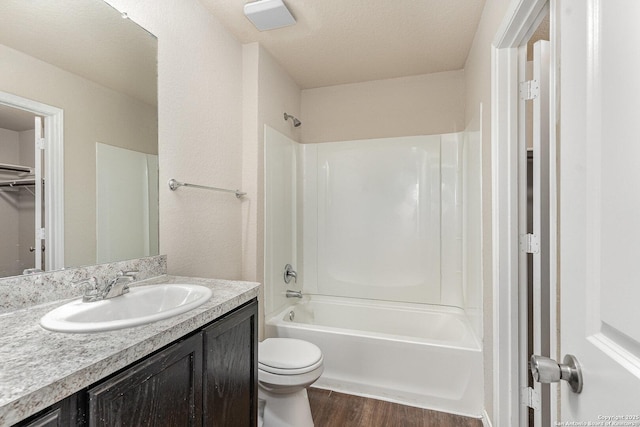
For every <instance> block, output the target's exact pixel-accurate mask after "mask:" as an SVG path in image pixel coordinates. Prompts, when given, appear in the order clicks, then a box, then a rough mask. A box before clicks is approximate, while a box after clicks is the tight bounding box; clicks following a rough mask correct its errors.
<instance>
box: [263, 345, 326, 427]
mask: <svg viewBox="0 0 640 427" xmlns="http://www.w3.org/2000/svg"><path fill="white" fill-rule="evenodd" d="M323 369H324V367H323V364H322V352H321V351H320V349H319V348H318V347H317V346H316V345H314V344H311V343H310V342H307V341H303V340H297V339H293V338H267V339H266V340H264V341H262V342H261V343H259V344H258V398H259V399H260V400H263V401H264V402H260V420H259V422H258V425H259V426H263V427H312V426H313V419H312V418H311V408H310V407H309V397H308V396H307V387H309V386H310V385H311V384H313V383H314V382H315V381H316V380H317V379H318V378H319V377H320V375H321V374H322V371H323Z"/></svg>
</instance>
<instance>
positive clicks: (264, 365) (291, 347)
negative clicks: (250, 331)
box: [258, 338, 323, 375]
mask: <svg viewBox="0 0 640 427" xmlns="http://www.w3.org/2000/svg"><path fill="white" fill-rule="evenodd" d="M322 362H323V357H322V351H320V349H319V348H318V347H317V346H316V345H314V344H312V343H310V342H307V341H302V340H298V339H294V338H267V339H266V340H264V341H262V342H261V343H259V345H258V369H260V370H262V371H265V372H269V373H271V374H276V375H301V374H305V373H308V372H311V371H314V370H316V369H318V368H319V367H320V366H322Z"/></svg>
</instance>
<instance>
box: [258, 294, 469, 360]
mask: <svg viewBox="0 0 640 427" xmlns="http://www.w3.org/2000/svg"><path fill="white" fill-rule="evenodd" d="M314 301H317V302H327V303H332V304H340V305H354V304H355V305H358V306H373V307H378V308H380V307H383V308H397V309H403V310H409V311H414V312H429V313H433V314H445V315H451V316H455V317H457V318H458V319H459V320H460V321H462V322H463V324H464V327H465V330H466V335H467V336H466V337H465V339H464V340H463V341H449V340H436V339H428V338H422V337H415V336H411V335H400V334H388V333H382V332H372V331H363V330H360V329H348V328H339V327H335V326H325V325H317V324H310V323H300V322H296V321H295V320H294V321H287V320H284V318H285V316H286V315H287V314H288V313H289V312H290V311H291V310H292V309H294V308H295V307H296V306H297V305H300V304H305V303H310V302H314ZM277 327H287V328H294V329H298V330H322V331H327V332H330V333H335V334H338V335H350V336H360V337H367V338H372V339H378V340H390V341H394V342H405V343H413V344H422V345H433V346H437V347H446V348H456V349H460V350H468V351H478V352H481V351H482V344H481V340H480V339H479V337H477V336H476V334H475V332H474V329H473V327H472V324H471V320H470V319H469V317H468V316H467V314H466V313H465V312H464V310H463V309H462V308H460V307H454V306H445V305H433V304H421V303H409V302H396V301H380V300H369V299H361V298H352V297H335V296H327V295H314V294H304V296H303V298H302V299H301V300H299V301H296V302H294V303H293V304H290V305H288V306H284V307H281V308H280V309H279V310H277V311H275V312H272V313H270V314H268V315H266V316H265V338H268V337H270V336H272V335H273V334H269V333H267V332H268V331H269V329H270V328H277ZM273 336H276V335H273Z"/></svg>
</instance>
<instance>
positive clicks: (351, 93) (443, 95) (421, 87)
mask: <svg viewBox="0 0 640 427" xmlns="http://www.w3.org/2000/svg"><path fill="white" fill-rule="evenodd" d="M464 85H465V77H464V71H462V70H459V71H450V72H444V73H435V74H423V75H419V76H411V77H402V78H397V79H388V80H375V81H370V82H364V83H354V84H345V85H339V86H329V87H322V88H318V89H307V90H303V91H302V121H303V122H304V125H303V126H302V141H300V142H303V143H311V142H332V141H351V140H357V139H373V138H387V137H399V136H413V135H435V134H443V133H452V132H459V131H462V130H464V128H465V126H464V94H465V88H464Z"/></svg>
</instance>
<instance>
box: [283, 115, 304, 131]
mask: <svg viewBox="0 0 640 427" xmlns="http://www.w3.org/2000/svg"><path fill="white" fill-rule="evenodd" d="M284 119H285V120H289V119H291V121H292V122H293V127H294V128H297V127H300V125H301V124H302V122H301V121H300V120H298V119H296V118H295V117H293V116H292V115H291V114H287V113H284Z"/></svg>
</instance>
